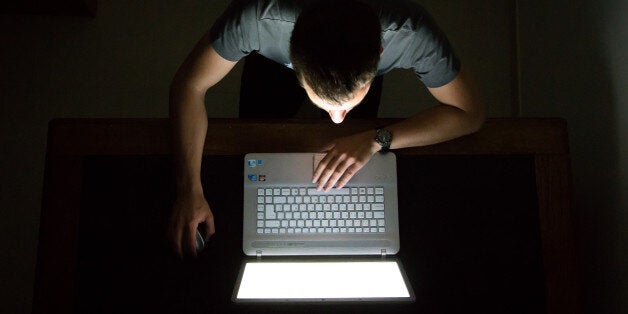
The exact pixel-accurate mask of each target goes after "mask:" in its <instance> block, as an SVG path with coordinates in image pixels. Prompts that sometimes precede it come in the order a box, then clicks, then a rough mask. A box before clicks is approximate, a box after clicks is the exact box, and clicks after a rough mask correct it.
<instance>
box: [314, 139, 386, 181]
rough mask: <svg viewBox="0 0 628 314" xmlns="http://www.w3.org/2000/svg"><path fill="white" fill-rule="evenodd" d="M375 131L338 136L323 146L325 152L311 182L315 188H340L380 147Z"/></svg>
mask: <svg viewBox="0 0 628 314" xmlns="http://www.w3.org/2000/svg"><path fill="white" fill-rule="evenodd" d="M374 137H375V131H367V132H363V133H359V134H355V135H351V136H347V137H342V138H339V139H337V140H335V141H333V142H331V143H329V144H327V145H326V146H325V148H323V151H327V154H326V155H325V157H323V159H322V160H321V161H320V163H319V164H318V167H316V169H315V170H314V176H313V178H312V182H313V183H318V184H317V186H316V189H317V190H320V189H324V190H325V191H329V190H330V189H331V188H332V187H333V186H334V185H335V186H336V188H338V189H340V188H342V187H343V186H345V184H347V182H349V180H350V179H351V178H352V177H353V175H355V174H356V173H357V172H358V170H360V169H362V167H364V165H366V163H368V162H369V160H371V157H373V155H374V154H375V153H376V152H378V151H379V150H380V149H381V147H380V145H379V144H377V142H375V140H374Z"/></svg>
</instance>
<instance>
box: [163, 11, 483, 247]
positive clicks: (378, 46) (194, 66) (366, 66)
mask: <svg viewBox="0 0 628 314" xmlns="http://www.w3.org/2000/svg"><path fill="white" fill-rule="evenodd" d="M256 54H258V55H261V56H263V57H262V58H266V59H270V60H272V62H274V63H277V64H281V65H284V66H285V68H286V69H289V68H293V69H294V73H295V76H294V78H295V81H296V82H297V83H298V84H300V85H301V87H302V88H303V90H304V91H305V94H306V95H307V96H308V97H309V99H310V100H311V101H312V103H314V104H315V105H316V106H317V107H319V108H321V109H322V110H324V111H325V112H326V113H327V114H328V115H329V117H330V118H331V119H332V120H333V121H334V122H335V123H341V122H342V121H343V120H344V119H345V117H346V116H347V114H349V113H350V112H352V111H358V109H356V108H361V106H362V104H360V103H361V101H362V100H363V99H364V98H365V97H366V98H368V97H369V96H367V95H368V94H369V90H370V89H371V86H372V85H375V83H374V82H378V80H379V84H380V85H379V86H380V87H378V88H381V78H380V77H381V75H383V74H384V73H386V72H388V71H390V70H392V69H394V68H406V69H410V68H411V69H413V70H414V71H415V73H416V75H417V77H418V78H419V79H420V80H421V81H422V82H423V83H424V84H425V85H426V86H427V87H428V90H429V91H430V93H431V94H432V95H433V96H434V97H435V98H436V99H437V100H438V101H439V102H440V103H441V104H440V105H438V106H435V107H433V108H429V109H427V110H425V111H423V112H420V113H419V114H417V115H415V116H413V117H410V118H408V119H406V120H404V121H402V122H400V123H397V124H394V125H389V126H386V127H385V128H383V129H380V130H371V131H367V132H363V133H359V134H355V135H351V136H348V137H344V138H339V139H336V140H335V141H333V142H332V143H330V144H329V145H328V146H327V147H325V148H324V149H323V150H324V151H326V152H327V153H326V155H325V157H324V158H323V160H322V161H321V162H320V164H319V166H318V167H317V169H316V170H315V171H314V177H313V178H312V180H313V182H315V183H317V188H319V189H324V190H329V189H331V188H334V187H335V188H341V187H342V186H344V185H345V184H346V183H347V182H348V181H349V180H350V179H351V177H352V176H353V175H354V174H355V173H356V172H357V171H358V170H360V169H361V168H362V167H363V166H364V165H365V164H366V163H367V162H368V161H369V160H370V158H371V157H372V156H373V155H374V154H375V153H376V152H378V151H380V150H382V149H384V150H387V149H397V148H403V147H412V146H422V145H430V144H434V143H439V142H443V141H447V140H450V139H453V138H456V137H459V136H462V135H465V134H469V133H472V132H475V131H477V130H478V129H479V128H480V127H481V125H482V123H483V121H484V117H485V108H484V105H483V103H482V102H481V101H480V99H479V96H478V93H477V91H476V89H475V88H474V87H473V86H472V84H471V83H470V79H469V77H468V73H467V72H466V71H465V68H463V67H461V66H460V63H459V61H458V60H457V58H456V57H455V55H454V53H453V51H452V49H451V47H450V45H449V43H448V41H447V39H446V37H445V36H444V34H443V33H442V32H441V31H440V30H439V29H438V27H437V26H436V25H435V24H434V22H433V21H432V19H431V17H430V16H429V15H428V14H427V12H425V10H424V9H423V8H422V7H420V6H419V5H417V4H416V3H414V2H412V1H411V0H363V2H362V1H358V0H333V1H330V0H309V1H305V0H259V1H253V0H243V1H234V2H233V3H232V4H231V5H230V6H229V8H228V9H227V10H226V11H225V13H223V15H222V16H221V18H220V19H219V20H218V21H217V22H216V23H215V24H214V26H212V28H211V30H210V31H209V32H208V33H207V34H206V35H205V36H204V37H203V38H202V39H201V41H200V42H199V43H198V44H197V46H196V47H195V48H194V50H193V51H192V52H191V53H190V55H189V56H188V57H187V59H186V60H185V62H184V63H183V64H182V66H181V67H180V69H179V70H178V71H177V74H176V75H175V78H174V80H173V83H172V86H171V92H170V117H171V119H172V123H173V132H174V134H173V136H174V140H175V141H174V142H175V149H176V151H175V171H176V184H177V199H176V201H175V204H174V206H173V212H172V219H171V222H170V227H169V233H168V237H169V239H170V241H171V244H172V246H173V248H174V250H175V251H176V252H177V253H178V254H180V255H181V254H182V253H185V254H186V255H195V254H196V252H195V231H196V228H197V227H198V226H199V225H202V226H203V229H204V230H205V233H206V235H207V237H209V236H211V235H212V234H213V233H214V232H215V229H214V221H213V215H212V212H211V210H210V208H209V205H208V203H207V201H206V199H205V197H204V195H203V189H202V186H201V180H200V168H201V157H202V151H203V145H204V142H205V133H206V130H207V117H206V111H205V105H204V95H205V92H206V91H207V89H208V88H210V87H212V86H213V85H214V84H216V83H218V82H219V81H220V80H221V79H222V78H223V77H224V76H225V75H226V74H227V73H228V72H229V71H230V70H231V69H232V68H233V66H234V65H235V64H236V63H237V62H238V60H240V59H242V58H243V57H245V56H247V55H251V57H252V56H254V55H256ZM247 62H248V61H247ZM272 62H271V63H272ZM245 67H246V65H245ZM284 71H286V70H284ZM245 72H247V69H246V68H245ZM257 74H258V75H267V80H270V81H274V77H275V74H274V73H257ZM262 77H263V76H262ZM244 83H245V80H244V79H243V88H244V87H245V84H244ZM247 84H249V85H250V82H249V83H247ZM253 85H254V86H255V83H253ZM267 85H268V84H267ZM253 89H254V88H253ZM278 90H279V91H282V87H278ZM265 92H268V93H269V94H272V93H273V91H272V90H268V88H265V89H264V90H263V91H262V93H265ZM241 95H242V97H245V96H246V95H247V92H246V91H244V90H243V91H242V92H241ZM261 97H263V95H261ZM277 98H279V96H278V97H277ZM254 99H255V100H256V101H255V102H249V103H248V104H247V103H246V102H245V103H243V102H242V101H241V104H240V114H241V116H249V114H248V113H250V112H255V111H256V110H257V112H258V113H260V114H262V113H264V112H268V111H270V112H274V113H276V114H277V115H279V116H281V112H283V111H285V110H288V109H287V107H286V105H285V104H280V103H281V101H280V100H279V99H257V97H255V98H254ZM275 100H277V101H276V102H275ZM288 103H289V104H288V105H287V106H291V105H292V106H294V105H296V103H294V101H293V102H292V104H290V101H288ZM277 108H279V109H277ZM290 110H292V109H290ZM294 112H296V111H294ZM375 113H376V110H375ZM262 115H263V114H262Z"/></svg>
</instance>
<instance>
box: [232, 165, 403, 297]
mask: <svg viewBox="0 0 628 314" xmlns="http://www.w3.org/2000/svg"><path fill="white" fill-rule="evenodd" d="M323 157H324V154H319V153H252V154H247V155H246V156H245V158H244V216H243V218H244V223H243V245H242V247H243V251H244V253H245V254H246V255H248V256H255V257H257V258H256V259H254V260H253V261H250V260H247V261H245V263H244V265H243V266H242V269H241V273H240V276H239V278H238V282H237V284H236V289H235V291H234V296H233V299H234V301H236V302H246V301H280V300H281V301H308V302H311V301H346V300H349V301H356V300H360V301H361V300H370V301H379V300H402V301H409V300H413V299H414V296H413V293H412V289H411V287H410V285H409V284H408V282H407V278H406V276H405V273H404V272H403V271H402V270H403V268H402V266H401V265H400V263H399V261H398V260H397V259H396V258H393V257H389V258H385V259H382V258H381V257H386V256H392V255H394V254H396V253H397V252H398V251H399V221H398V207H397V168H396V157H395V155H394V154H393V153H386V154H375V155H374V156H373V157H372V158H371V160H370V161H369V162H368V163H367V164H366V165H365V166H364V167H363V168H362V169H360V171H359V172H358V173H357V174H355V175H354V176H353V178H352V179H351V180H350V181H349V183H348V184H347V185H346V186H345V187H343V188H342V189H336V188H332V189H331V190H330V191H328V192H324V191H317V190H316V184H315V183H312V176H313V172H314V169H315V168H316V166H317V165H318V163H319V162H320V160H321V159H322V158H323ZM276 256H282V257H283V258H277V257H276ZM303 256H317V257H314V258H312V257H310V258H303ZM337 256H344V258H337ZM357 256H366V258H363V257H357ZM368 256H371V257H370V258H369V257H368ZM373 256H377V258H375V259H373ZM391 268H392V269H396V272H395V271H393V272H391V271H390V269H391ZM364 269H369V270H367V271H366V273H371V274H372V272H373V271H376V270H380V271H383V274H384V275H381V276H377V278H378V280H379V281H377V280H375V281H373V282H372V283H371V284H370V285H369V284H367V283H364V282H363V280H358V281H356V280H354V279H355V278H362V277H364V273H362V271H363V270H364ZM280 270H281V271H280ZM255 271H258V275H260V276H261V277H252V276H254V274H253V273H254V272H255ZM317 271H319V273H318V275H316V276H312V274H314V273H315V272H317ZM269 274H273V275H272V279H269V278H268V276H269ZM303 276H305V277H307V278H303ZM329 276H331V277H329ZM367 277H373V276H367ZM295 280H296V281H295ZM313 281H319V282H320V283H321V284H320V285H319V288H320V289H319V290H316V289H315V291H314V292H313V294H310V293H312V291H310V290H311V288H312V287H316V286H317V285H316V284H314V285H312V282H313ZM269 282H273V283H276V284H277V285H276V286H274V288H272V289H270V288H269ZM299 282H309V284H303V285H300V284H299ZM330 282H335V283H334V284H332V285H330V284H329V283H330ZM322 283H327V284H322ZM356 283H358V284H357V286H355V287H351V286H346V285H355V284H356ZM256 286H259V287H258V288H259V291H258V292H252V291H254V290H255V288H254V287H256ZM332 286H333V287H336V288H337V289H335V290H336V291H337V292H339V294H334V292H332V290H333V289H330V287H332ZM286 287H289V288H286ZM359 287H366V288H367V289H359ZM381 287H387V288H384V289H389V290H388V292H381V291H379V289H380V288H381ZM360 291H362V292H360ZM391 291H393V292H391ZM347 293H348V294H347Z"/></svg>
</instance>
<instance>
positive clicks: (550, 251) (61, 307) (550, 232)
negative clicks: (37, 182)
mask: <svg viewBox="0 0 628 314" xmlns="http://www.w3.org/2000/svg"><path fill="white" fill-rule="evenodd" d="M395 121H399V119H373V120H354V121H351V122H350V123H346V124H343V125H340V126H338V125H333V124H331V123H329V122H327V121H326V120H320V119H314V120H297V119H288V120H243V119H209V126H208V133H210V134H219V135H221V136H222V141H219V142H217V143H216V142H214V143H212V145H210V143H209V139H208V141H207V142H206V147H205V151H204V152H205V154H210V155H239V154H245V153H248V152H264V151H266V152H271V151H315V150H317V148H319V147H321V146H322V145H323V144H324V143H326V142H327V141H328V140H331V139H333V138H335V137H338V136H343V135H348V134H351V133H353V132H358V131H362V130H368V129H372V128H375V127H376V126H382V125H387V124H391V123H394V122H395ZM168 132H169V124H168V120H167V119H55V120H52V121H51V122H50V124H49V134H48V147H47V155H46V171H45V179H44V193H43V197H42V213H41V226H40V240H39V241H40V242H39V248H38V259H37V271H36V281H35V295H34V298H33V313H41V312H64V313H71V312H74V298H75V295H76V291H75V288H76V281H75V280H76V276H75V272H76V266H77V260H76V255H77V250H78V243H77V242H78V241H77V237H78V222H79V210H80V187H81V180H82V177H81V176H82V174H81V168H82V159H83V157H84V156H88V155H103V154H105V155H126V154H137V155H167V154H169V153H170V146H169V141H168V140H167V139H168V136H169V133H168ZM277 134H281V135H282V141H281V143H278V141H277V140H276V139H277ZM309 135H311V137H310V138H308V141H303V138H304V136H306V137H307V136H309ZM208 138H209V136H208ZM122 139H125V140H122ZM268 143H275V144H274V145H272V144H270V145H269V144H268ZM396 153H397V154H407V155H534V156H535V162H536V174H537V194H538V196H539V215H540V220H541V221H540V224H541V233H542V234H541V239H542V242H543V243H542V254H543V265H544V270H545V274H546V288H547V293H546V296H547V312H548V313H579V312H580V311H581V306H580V304H581V303H580V280H579V275H578V266H579V265H578V264H577V254H576V245H575V242H574V241H575V240H574V239H575V237H574V230H573V226H574V224H573V215H572V212H571V192H572V182H571V181H572V179H571V165H570V161H569V148H568V135H567V127H566V123H565V121H564V120H562V119H556V118H542V119H536V118H534V119H508V118H504V119H489V120H488V121H487V122H486V124H485V126H484V127H483V129H482V130H481V131H480V132H478V133H475V134H472V135H469V136H465V137H462V138H459V139H455V140H452V141H449V142H445V143H441V144H437V145H432V146H428V147H415V148H408V149H402V150H397V151H396Z"/></svg>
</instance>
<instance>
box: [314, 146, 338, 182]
mask: <svg viewBox="0 0 628 314" xmlns="http://www.w3.org/2000/svg"><path fill="white" fill-rule="evenodd" d="M333 158H334V152H329V153H327V154H326V155H325V157H323V159H321V161H320V162H319V163H318V166H317V167H316V170H315V171H314V176H313V178H312V183H316V182H318V181H319V180H320V178H321V175H322V173H323V171H325V168H326V167H327V164H329V163H330V162H331V161H332V160H333Z"/></svg>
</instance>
